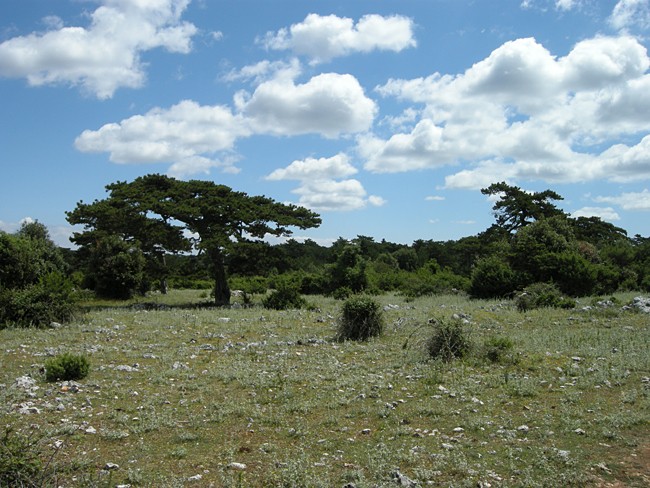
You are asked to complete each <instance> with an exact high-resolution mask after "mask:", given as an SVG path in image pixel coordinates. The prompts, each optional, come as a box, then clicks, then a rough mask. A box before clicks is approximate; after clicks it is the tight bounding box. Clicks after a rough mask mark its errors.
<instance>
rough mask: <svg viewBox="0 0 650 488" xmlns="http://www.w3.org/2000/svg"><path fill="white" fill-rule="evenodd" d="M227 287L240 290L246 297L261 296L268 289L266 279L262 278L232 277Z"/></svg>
mask: <svg viewBox="0 0 650 488" xmlns="http://www.w3.org/2000/svg"><path fill="white" fill-rule="evenodd" d="M213 285H214V283H213ZM228 285H229V287H230V289H231V290H241V291H243V292H244V293H245V294H247V295H255V294H258V295H261V294H263V293H266V290H267V289H268V279H267V278H265V277H264V276H233V277H231V278H230V279H229V280H228Z"/></svg>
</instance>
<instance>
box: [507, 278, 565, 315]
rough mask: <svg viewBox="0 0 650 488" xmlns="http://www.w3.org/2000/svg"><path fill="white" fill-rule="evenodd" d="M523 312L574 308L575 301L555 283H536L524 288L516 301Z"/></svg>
mask: <svg viewBox="0 0 650 488" xmlns="http://www.w3.org/2000/svg"><path fill="white" fill-rule="evenodd" d="M515 303H516V304H517V308H518V309H519V310H520V311H521V312H525V311H527V310H532V309H534V308H544V307H552V308H574V307H575V306H576V302H575V300H573V299H571V298H566V297H565V296H564V295H563V294H562V292H561V291H560V290H559V289H558V287H557V286H556V285H554V284H553V283H534V284H532V285H530V286H527V287H526V288H524V291H523V292H522V293H520V294H519V295H518V296H517V298H516V299H515Z"/></svg>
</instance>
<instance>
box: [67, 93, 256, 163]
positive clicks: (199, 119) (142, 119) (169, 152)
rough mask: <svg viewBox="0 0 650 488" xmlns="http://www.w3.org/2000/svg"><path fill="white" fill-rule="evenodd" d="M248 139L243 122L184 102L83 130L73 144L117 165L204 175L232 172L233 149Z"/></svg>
mask: <svg viewBox="0 0 650 488" xmlns="http://www.w3.org/2000/svg"><path fill="white" fill-rule="evenodd" d="M249 134H250V131H249V130H248V129H247V127H246V124H245V122H244V121H243V119H242V118H241V117H240V116H238V115H235V114H233V113H232V112H231V110H230V109H229V108H227V107H223V106H218V105H217V106H202V105H199V104H198V103H196V102H194V101H191V100H184V101H182V102H180V103H178V104H176V105H174V106H172V107H171V108H169V109H161V108H155V109H153V110H151V111H149V112H147V113H146V114H144V115H136V116H133V117H130V118H128V119H125V120H122V121H121V122H119V123H111V124H106V125H104V126H103V127H101V128H100V129H98V130H86V131H84V132H83V133H82V134H81V135H80V136H79V137H77V139H76V141H75V146H76V148H77V149H78V150H80V151H82V152H108V153H109V154H110V159H111V161H113V162H116V163H173V165H174V166H172V168H171V170H172V172H173V173H174V174H176V175H188V174H193V173H205V172H207V171H209V168H211V167H220V166H221V167H226V168H230V169H231V170H232V168H231V166H232V156H231V157H230V158H228V157H226V158H225V159H217V158H215V157H214V155H215V154H217V153H220V152H224V151H225V152H228V151H230V150H232V149H233V146H234V144H235V141H236V140H237V138H239V137H245V136H247V135H249Z"/></svg>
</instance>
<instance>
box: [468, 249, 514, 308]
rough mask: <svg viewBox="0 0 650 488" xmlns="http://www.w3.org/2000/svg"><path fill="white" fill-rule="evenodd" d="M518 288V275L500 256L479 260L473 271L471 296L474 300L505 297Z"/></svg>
mask: <svg viewBox="0 0 650 488" xmlns="http://www.w3.org/2000/svg"><path fill="white" fill-rule="evenodd" d="M516 288H517V280H516V274H515V272H514V271H513V270H512V268H511V267H510V265H509V264H508V263H506V262H505V261H504V260H502V259H501V258H499V257H498V256H488V257H486V258H483V259H481V260H479V261H478V262H477V263H476V266H475V267H474V269H473V270H472V280H471V285H470V289H469V292H470V295H471V296H472V297H474V298H497V297H505V296H507V295H509V294H510V293H512V292H513V291H514V290H515V289H516Z"/></svg>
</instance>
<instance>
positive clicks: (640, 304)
mask: <svg viewBox="0 0 650 488" xmlns="http://www.w3.org/2000/svg"><path fill="white" fill-rule="evenodd" d="M623 308H625V307H623ZM631 308H633V309H635V310H637V311H639V312H641V313H650V298H646V297H634V299H633V300H632V305H631Z"/></svg>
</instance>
